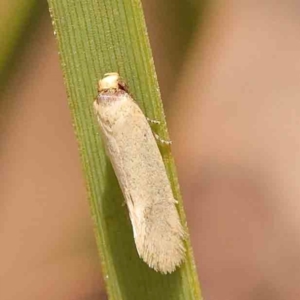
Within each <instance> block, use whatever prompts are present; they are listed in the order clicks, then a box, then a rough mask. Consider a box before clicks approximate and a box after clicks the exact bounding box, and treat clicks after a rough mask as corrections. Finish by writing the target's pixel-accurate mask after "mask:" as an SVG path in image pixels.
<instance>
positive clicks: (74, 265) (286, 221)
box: [0, 0, 300, 300]
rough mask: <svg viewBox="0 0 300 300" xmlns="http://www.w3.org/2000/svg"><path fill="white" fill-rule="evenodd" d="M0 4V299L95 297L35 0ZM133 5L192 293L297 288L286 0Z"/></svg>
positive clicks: (76, 180) (294, 139) (294, 131)
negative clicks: (180, 203) (184, 227)
mask: <svg viewBox="0 0 300 300" xmlns="http://www.w3.org/2000/svg"><path fill="white" fill-rule="evenodd" d="M0 4H1V10H0V32H1V36H2V38H1V47H0V87H1V88H0V99H1V101H0V195H1V198H0V199H1V202H0V207H1V208H0V299H1V300H16V299H22V300H27V299H28V300H29V299H76V300H77V299H78V300H79V299H88V300H92V299H106V296H105V291H104V289H103V284H102V278H101V274H100V263H99V259H98V256H97V250H96V244H95V242H94V236H93V230H92V223H91V218H90V215H89V208H88V201H87V195H86V191H85V187H84V181H83V178H82V174H81V166H80V160H79V155H78V150H77V145H76V140H75V136H74V133H73V129H72V124H71V116H70V113H69V110H68V105H67V98H66V92H65V88H64V85H63V78H62V72H61V70H60V66H59V59H58V50H57V45H56V41H55V39H54V35H53V29H52V27H51V20H50V17H49V13H48V10H47V3H46V1H37V0H27V1H23V0H10V1H7V0H0ZM143 6H144V9H145V16H146V21H147V25H148V30H149V34H150V40H151V45H152V47H153V53H154V58H155V63H156V68H157V73H158V79H159V83H160V87H161V92H162V96H163V101H164V105H165V109H166V114H167V120H168V124H169V129H170V135H171V138H172V141H173V146H172V150H173V154H174V155H175V159H176V163H177V167H178V172H179V179H180V183H181V187H182V193H183V196H184V204H185V208H186V212H187V219H188V224H189V227H190V230H191V236H192V244H193V247H194V253H195V257H196V262H197V268H198V274H199V277H200V280H201V285H202V289H203V295H204V298H205V299H206V300H215V299H226V300H268V299H272V300H287V299H288V300H294V299H295V300H296V299H299V298H300V284H299V282H300V258H299V252H300V201H299V199H300V184H299V183H298V180H299V178H300V155H299V153H300V139H299V128H300V119H299V111H300V101H299V99H300V85H299V79H300V59H299V53H300V39H299V32H300V18H299V15H300V4H299V1H295V0H287V1H283V0H281V1H275V0H269V1H260V2H257V1H250V0H231V1H224V0H211V1H208V0H205V1H202V2H200V3H198V2H197V1H193V0H173V1H158V0H144V1H143Z"/></svg>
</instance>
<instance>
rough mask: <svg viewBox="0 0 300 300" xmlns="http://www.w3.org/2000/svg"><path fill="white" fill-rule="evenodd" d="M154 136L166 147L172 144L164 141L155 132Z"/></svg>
mask: <svg viewBox="0 0 300 300" xmlns="http://www.w3.org/2000/svg"><path fill="white" fill-rule="evenodd" d="M153 135H154V137H155V138H156V140H157V141H159V142H160V143H161V144H164V145H171V144H172V141H167V140H164V139H162V138H161V137H160V136H159V135H158V134H156V133H154V132H153Z"/></svg>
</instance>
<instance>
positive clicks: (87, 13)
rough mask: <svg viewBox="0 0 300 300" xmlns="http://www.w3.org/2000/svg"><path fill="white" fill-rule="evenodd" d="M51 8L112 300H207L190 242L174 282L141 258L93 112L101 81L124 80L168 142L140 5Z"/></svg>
mask: <svg viewBox="0 0 300 300" xmlns="http://www.w3.org/2000/svg"><path fill="white" fill-rule="evenodd" d="M48 2H49V6H50V12H51V16H52V21H53V25H54V30H55V34H56V36H57V39H58V43H59V51H60V57H61V65H62V68H63V73H64V78H65V84H66V87H67V93H68V98H69V104H70V108H71V113H72V116H73V121H74V128H75V132H76V135H77V139H78V143H79V147H80V153H81V158H82V162H83V166H84V173H85V177H86V183H87V188H88V191H89V201H90V207H91V211H92V216H93V219H94V223H95V233H96V237H97V244H98V249H99V252H100V256H101V261H102V267H103V268H102V271H103V275H104V279H105V281H106V285H107V291H108V294H109V297H110V299H128V300H129V299H130V300H133V299H142V300H147V299H149V300H150V299H151V300H153V299H158V300H159V299H161V300H167V299H192V300H195V299H201V295H200V289H199V284H198V279H197V274H196V268H195V264H194V259H193V255H192V250H191V245H190V241H189V240H188V241H187V245H186V246H187V249H188V251H187V259H186V262H185V264H184V265H183V266H182V267H181V268H179V269H178V270H177V271H176V272H174V273H173V274H171V275H161V274H159V273H156V272H155V271H153V270H152V269H150V268H149V267H148V266H147V265H146V264H145V263H144V262H143V261H142V260H141V259H140V258H139V257H138V255H137V252H136V249H135V245H134V241H133V234H132V228H131V224H130V220H129V217H128V213H127V209H126V207H124V205H123V203H124V198H123V196H122V193H121V191H120V188H119V185H118V182H117V180H116V177H115V175H114V172H113V170H112V167H111V164H110V163H109V161H108V159H107V157H106V155H105V152H104V148H103V145H102V142H101V139H100V136H99V130H98V126H97V123H96V120H95V116H94V113H93V109H92V102H93V99H94V98H95V96H96V94H97V81H98V80H99V78H100V77H102V76H103V74H104V73H107V72H119V73H120V74H121V76H122V77H123V78H124V79H125V80H126V82H127V84H128V85H129V87H130V90H131V93H132V95H133V97H134V99H135V100H136V101H137V102H138V103H139V104H140V106H141V108H142V109H143V111H144V112H145V114H146V115H147V116H148V117H150V118H153V119H157V120H160V121H162V124H163V125H162V126H161V128H160V130H159V132H158V133H159V134H160V135H161V136H162V137H163V138H165V139H168V133H167V129H166V126H165V117H164V112H163V108H162V102H161V99H160V93H159V88H158V84H157V79H156V75H155V70H154V64H153V58H152V54H151V48H150V45H149V41H148V36H147V30H146V27H145V22H144V16H143V11H142V7H141V3H140V1H139V0H83V1H78V0H49V1H48ZM163 156H164V159H165V164H166V167H167V170H168V174H169V178H170V180H171V183H172V188H173V191H174V196H175V198H176V199H178V200H179V211H180V216H181V219H182V222H183V224H186V221H185V215H184V211H183V207H182V200H181V196H180V192H179V187H178V182H177V177H176V172H175V166H174V162H173V158H172V156H171V154H170V151H169V149H164V150H163Z"/></svg>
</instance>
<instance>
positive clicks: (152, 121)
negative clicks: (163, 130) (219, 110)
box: [146, 118, 160, 125]
mask: <svg viewBox="0 0 300 300" xmlns="http://www.w3.org/2000/svg"><path fill="white" fill-rule="evenodd" d="M146 119H147V121H148V122H149V123H151V124H157V125H160V121H158V120H153V119H150V118H146Z"/></svg>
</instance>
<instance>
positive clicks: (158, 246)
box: [94, 73, 185, 274]
mask: <svg viewBox="0 0 300 300" xmlns="http://www.w3.org/2000/svg"><path fill="white" fill-rule="evenodd" d="M94 110H95V113H96V116H97V120H98V123H99V126H100V129H101V132H102V138H103V141H104V144H105V148H106V152H107V154H108V156H109V158H110V161H111V163H112V166H113V169H114V171H115V173H116V176H117V178H118V181H119V184H120V187H121V189H122V192H123V195H124V198H125V201H126V204H127V207H128V211H129V217H130V220H131V223H132V228H133V235H134V241H135V245H136V249H137V252H138V254H139V256H140V257H141V258H142V259H143V260H144V262H146V263H147V264H148V265H149V267H151V268H153V269H154V270H156V271H159V272H161V273H163V274H166V273H171V272H173V271H174V270H175V269H176V267H177V266H179V265H180V264H181V263H182V262H183V260H184V257H185V246H184V239H185V231H184V229H183V227H182V225H181V223H180V219H179V215H178V212H177V210H176V207H175V204H176V200H175V199H174V197H173V193H172V189H171V186H170V182H169V180H168V176H167V173H166V169H165V166H164V163H163V159H162V156H161V154H160V151H159V148H158V145H157V142H156V139H155V136H154V134H153V133H152V130H151V127H150V125H149V123H148V120H147V118H146V117H145V115H144V114H143V112H142V110H141V109H140V108H139V106H138V105H137V103H136V102H135V101H134V100H133V99H132V97H131V95H130V94H129V91H128V88H127V86H126V84H125V83H124V82H123V81H122V80H121V79H120V76H119V74H118V73H107V74H105V75H104V78H103V79H101V80H99V82H98V97H97V99H96V100H95V101H94Z"/></svg>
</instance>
